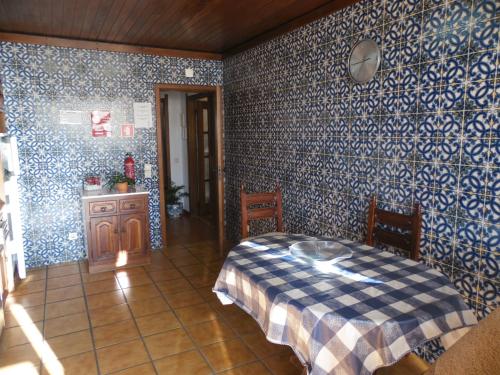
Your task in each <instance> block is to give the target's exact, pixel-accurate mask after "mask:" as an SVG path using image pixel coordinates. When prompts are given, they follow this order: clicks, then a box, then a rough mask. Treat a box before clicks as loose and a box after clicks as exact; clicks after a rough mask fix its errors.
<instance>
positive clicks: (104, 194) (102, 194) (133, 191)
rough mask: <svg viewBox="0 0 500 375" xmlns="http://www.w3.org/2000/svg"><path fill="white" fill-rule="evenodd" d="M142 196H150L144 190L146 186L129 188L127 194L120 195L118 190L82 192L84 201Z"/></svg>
mask: <svg viewBox="0 0 500 375" xmlns="http://www.w3.org/2000/svg"><path fill="white" fill-rule="evenodd" d="M141 194H149V191H148V190H146V189H145V188H144V186H136V187H134V188H129V190H128V192H126V193H119V192H118V191H116V190H114V189H113V190H108V189H101V190H94V191H85V190H82V193H81V195H82V199H94V198H122V197H127V196H131V195H141Z"/></svg>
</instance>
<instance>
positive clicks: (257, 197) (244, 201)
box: [240, 185, 283, 238]
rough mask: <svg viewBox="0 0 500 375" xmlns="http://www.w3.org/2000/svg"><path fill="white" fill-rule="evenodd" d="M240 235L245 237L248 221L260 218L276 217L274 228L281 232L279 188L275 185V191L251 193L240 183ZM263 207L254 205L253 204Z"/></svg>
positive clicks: (281, 218) (246, 235) (281, 215)
mask: <svg viewBox="0 0 500 375" xmlns="http://www.w3.org/2000/svg"><path fill="white" fill-rule="evenodd" d="M240 201H241V237H242V238H247V237H248V231H249V222H250V221H252V220H260V219H269V218H275V219H276V230H277V231H278V232H283V206H282V202H281V189H280V187H279V185H277V186H276V191H271V192H263V193H252V194H249V193H247V192H245V187H244V186H243V185H241V189H240ZM257 205H260V206H264V207H254V206H257Z"/></svg>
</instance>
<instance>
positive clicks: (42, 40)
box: [0, 32, 222, 60]
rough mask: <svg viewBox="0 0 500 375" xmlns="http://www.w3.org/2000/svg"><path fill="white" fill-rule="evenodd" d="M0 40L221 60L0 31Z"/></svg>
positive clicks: (198, 54)
mask: <svg viewBox="0 0 500 375" xmlns="http://www.w3.org/2000/svg"><path fill="white" fill-rule="evenodd" d="M0 41H4V42H15V43H27V44H38V45H46V46H56V47H68V48H81V49H93V50H98V51H111V52H124V53H137V54H143V55H156V56H169V57H181V58H188V59H202V60H222V55H221V54H219V53H211V52H198V51H185V50H178V49H167V48H157V47H142V46H135V45H129V44H119V43H105V42H93V41H89V40H81V39H66V38H54V37H48V36H40V35H28V34H16V33H3V32H0Z"/></svg>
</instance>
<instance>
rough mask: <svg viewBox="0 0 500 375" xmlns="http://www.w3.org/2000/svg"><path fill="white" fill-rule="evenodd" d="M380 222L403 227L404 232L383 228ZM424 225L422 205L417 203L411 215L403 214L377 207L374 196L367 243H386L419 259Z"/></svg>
mask: <svg viewBox="0 0 500 375" xmlns="http://www.w3.org/2000/svg"><path fill="white" fill-rule="evenodd" d="M378 224H382V225H384V226H389V227H393V228H398V229H402V230H403V233H401V232H399V231H398V232H397V231H393V230H390V229H386V228H385V227H383V228H381V227H380V226H379V225H378ZM421 226H422V214H421V213H420V206H419V204H418V203H415V205H414V208H413V213H412V214H411V215H403V214H399V213H396V212H391V211H386V210H382V209H380V208H377V200H376V198H375V197H372V199H371V201H370V208H369V210H368V236H367V239H366V243H367V245H370V246H375V243H376V242H378V243H384V244H386V245H390V246H394V247H397V248H399V249H403V250H406V251H408V252H409V253H410V258H411V259H413V260H415V261H418V258H419V256H420V254H419V253H420V228H421Z"/></svg>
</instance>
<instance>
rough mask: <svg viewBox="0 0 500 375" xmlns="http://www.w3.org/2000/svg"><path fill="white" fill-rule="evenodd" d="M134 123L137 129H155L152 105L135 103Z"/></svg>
mask: <svg viewBox="0 0 500 375" xmlns="http://www.w3.org/2000/svg"><path fill="white" fill-rule="evenodd" d="M134 123H135V128H136V129H140V128H142V129H149V128H152V127H153V116H152V114H151V103H134Z"/></svg>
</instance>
